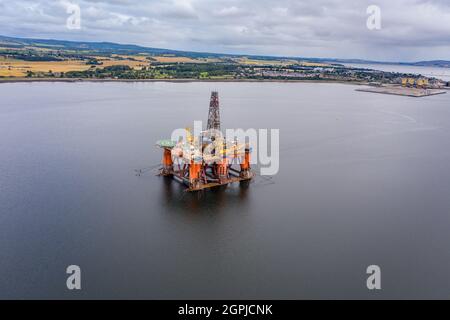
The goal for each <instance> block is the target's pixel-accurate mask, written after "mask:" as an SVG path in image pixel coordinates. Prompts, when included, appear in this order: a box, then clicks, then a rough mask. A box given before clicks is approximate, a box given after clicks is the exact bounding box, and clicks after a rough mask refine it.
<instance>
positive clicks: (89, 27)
mask: <svg viewBox="0 0 450 320" xmlns="http://www.w3.org/2000/svg"><path fill="white" fill-rule="evenodd" d="M66 1H70V2H73V3H75V2H76V3H78V4H79V5H80V7H81V9H82V30H79V31H77V30H67V29H66V28H65V20H66V18H67V13H66V12H65V9H64V7H63V6H61V2H60V1H58V0H56V1H46V0H15V1H6V0H0V9H1V10H0V28H1V30H2V31H1V33H7V34H6V35H13V36H23V37H46V38H60V39H61V38H63V39H72V40H89V41H103V40H105V41H115V42H121V43H136V44H141V45H147V46H155V47H156V46H160V47H161V46H163V47H167V48H172V49H184V50H199V51H212V52H226V53H233V52H238V53H248V54H268V55H291V56H320V57H341V58H369V59H385V60H422V59H450V23H448V21H450V2H449V1H447V0H395V1H392V0H377V1H372V0H370V1H369V0H303V1H300V0H149V1H137V0H136V1H132V0H109V1H107V0H78V1H75V0H66ZM374 2H376V3H377V4H378V5H379V6H380V7H381V10H382V27H383V28H382V30H377V31H370V30H368V29H367V28H366V20H367V14H366V9H367V7H368V6H369V5H371V4H372V3H374ZM447 52H448V53H447ZM443 54H444V55H445V54H447V56H443Z"/></svg>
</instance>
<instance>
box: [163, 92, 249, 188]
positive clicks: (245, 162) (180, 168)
mask: <svg viewBox="0 0 450 320" xmlns="http://www.w3.org/2000/svg"><path fill="white" fill-rule="evenodd" d="M220 129H221V123H220V107H219V93H218V92H217V91H213V92H212V93H211V99H210V105H209V112H208V124H207V129H206V131H202V132H201V133H200V135H199V136H194V135H193V134H192V132H191V130H190V128H186V138H185V139H182V140H180V141H172V140H160V141H158V142H157V146H158V147H159V148H161V149H162V150H163V157H162V168H161V169H160V173H159V175H161V176H168V177H172V178H173V179H175V180H177V181H178V182H181V183H183V184H185V185H186V186H187V187H188V188H187V191H199V190H204V189H208V188H212V187H217V186H222V185H228V184H230V183H234V182H244V181H249V180H251V179H252V178H253V172H252V170H251V165H250V155H251V148H250V146H249V145H248V144H245V143H239V142H238V141H237V139H234V140H233V141H228V140H226V138H224V137H223V135H222V133H221V131H220Z"/></svg>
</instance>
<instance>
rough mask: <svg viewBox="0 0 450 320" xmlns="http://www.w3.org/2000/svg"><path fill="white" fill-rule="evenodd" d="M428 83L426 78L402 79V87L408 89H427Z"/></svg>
mask: <svg viewBox="0 0 450 320" xmlns="http://www.w3.org/2000/svg"><path fill="white" fill-rule="evenodd" d="M428 85H429V82H428V79H426V78H419V79H415V78H402V86H403V87H410V88H413V87H415V88H423V89H425V88H428Z"/></svg>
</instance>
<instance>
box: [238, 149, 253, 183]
mask: <svg viewBox="0 0 450 320" xmlns="http://www.w3.org/2000/svg"><path fill="white" fill-rule="evenodd" d="M250 169H251V168H250V147H245V154H244V159H243V161H242V163H241V174H240V176H241V178H244V179H250V178H251V177H252V174H251V172H250Z"/></svg>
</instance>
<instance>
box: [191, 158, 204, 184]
mask: <svg viewBox="0 0 450 320" xmlns="http://www.w3.org/2000/svg"><path fill="white" fill-rule="evenodd" d="M201 172H202V164H201V163H195V162H194V160H191V164H190V165H189V188H190V189H191V190H195V189H199V188H200V175H201Z"/></svg>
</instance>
